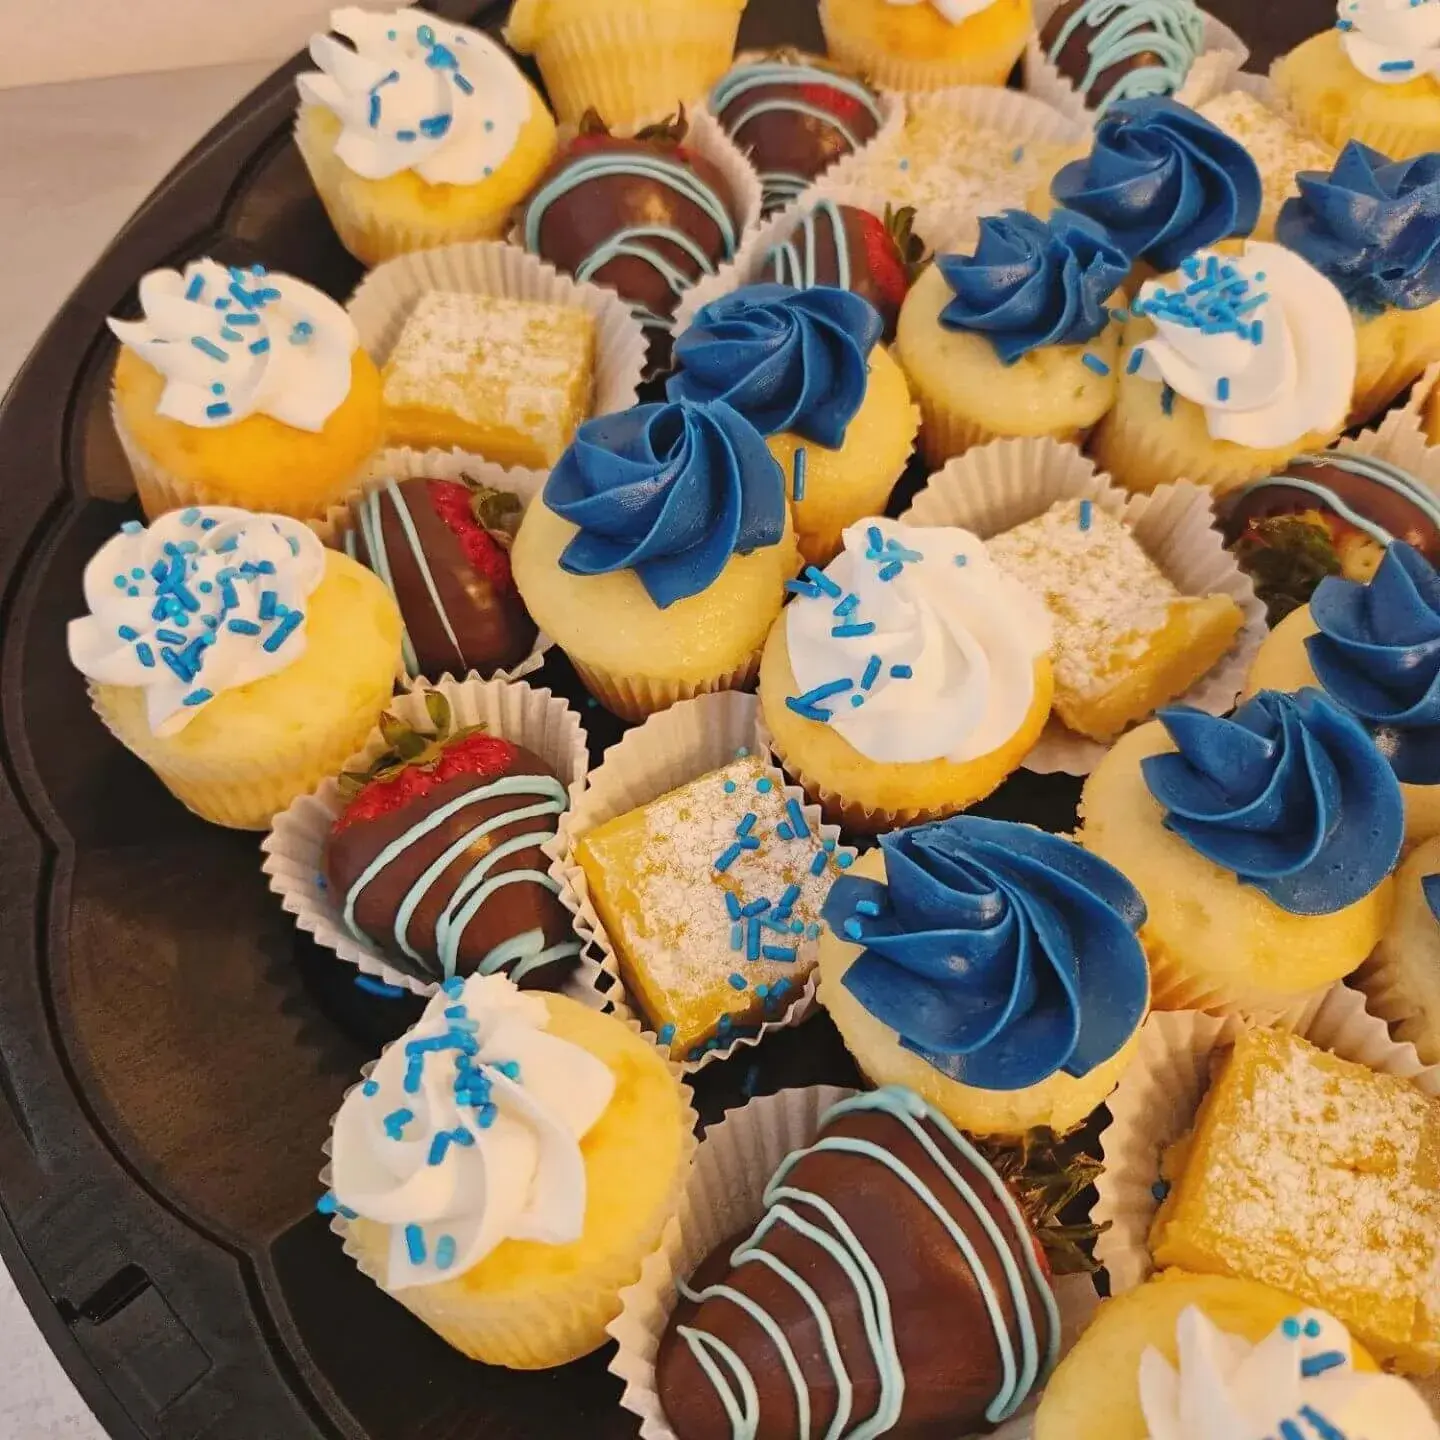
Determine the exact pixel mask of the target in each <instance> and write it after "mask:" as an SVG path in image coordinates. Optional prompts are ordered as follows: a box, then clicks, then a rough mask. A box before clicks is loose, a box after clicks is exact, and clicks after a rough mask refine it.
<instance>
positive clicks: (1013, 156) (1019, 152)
mask: <svg viewBox="0 0 1440 1440" xmlns="http://www.w3.org/2000/svg"><path fill="white" fill-rule="evenodd" d="M1024 158H1025V147H1024V146H1023V145H1017V146H1016V147H1015V148H1014V149H1013V150H1012V151H1011V152H1010V163H1011V164H1012V165H1018V164H1019V163H1020V162H1021V160H1023V159H1024Z"/></svg>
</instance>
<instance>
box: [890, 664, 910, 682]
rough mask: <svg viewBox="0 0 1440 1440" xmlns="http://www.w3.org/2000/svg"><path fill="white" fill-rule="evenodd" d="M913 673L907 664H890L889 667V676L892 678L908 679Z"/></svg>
mask: <svg viewBox="0 0 1440 1440" xmlns="http://www.w3.org/2000/svg"><path fill="white" fill-rule="evenodd" d="M914 673H915V672H914V671H913V670H912V669H911V668H910V667H909V666H908V665H892V666H891V667H890V678H891V679H892V680H908V679H910V677H911V676H912V675H914Z"/></svg>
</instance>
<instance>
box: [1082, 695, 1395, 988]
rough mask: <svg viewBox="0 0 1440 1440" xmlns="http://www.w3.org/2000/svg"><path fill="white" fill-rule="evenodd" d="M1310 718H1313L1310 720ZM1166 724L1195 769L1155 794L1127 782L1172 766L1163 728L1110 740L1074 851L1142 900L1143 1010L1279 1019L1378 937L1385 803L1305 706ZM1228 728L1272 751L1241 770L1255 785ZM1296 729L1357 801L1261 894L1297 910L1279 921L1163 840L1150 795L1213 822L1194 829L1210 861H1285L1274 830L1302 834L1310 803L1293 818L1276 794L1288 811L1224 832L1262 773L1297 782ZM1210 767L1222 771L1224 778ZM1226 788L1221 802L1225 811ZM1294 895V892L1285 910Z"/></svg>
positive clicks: (1171, 747)
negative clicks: (1249, 856) (1089, 856)
mask: <svg viewBox="0 0 1440 1440" xmlns="http://www.w3.org/2000/svg"><path fill="white" fill-rule="evenodd" d="M1316 706H1319V707H1323V714H1320V715H1318V716H1317V714H1316V713H1315V709H1316ZM1257 707H1258V708H1257ZM1167 713H1168V714H1170V715H1171V716H1174V715H1175V714H1176V712H1173V711H1172V712H1167ZM1181 718H1182V719H1185V720H1188V730H1187V733H1190V734H1192V735H1195V734H1201V733H1203V735H1204V737H1205V738H1206V739H1207V740H1208V742H1209V748H1208V749H1207V750H1204V751H1202V752H1201V753H1200V754H1199V755H1198V757H1195V756H1194V755H1193V752H1192V755H1191V757H1190V765H1189V766H1187V767H1184V768H1183V769H1181V770H1179V772H1178V778H1177V771H1176V769H1175V768H1172V769H1170V770H1169V771H1166V772H1164V780H1163V781H1162V782H1157V781H1156V780H1155V779H1154V778H1152V776H1147V773H1146V770H1145V769H1144V768H1142V767H1143V764H1144V762H1145V761H1146V760H1148V759H1150V758H1151V757H1155V756H1167V755H1172V754H1174V753H1175V751H1176V746H1175V744H1174V742H1173V741H1172V739H1171V737H1170V735H1169V734H1168V733H1167V730H1166V726H1165V725H1164V724H1162V723H1161V722H1160V721H1158V720H1157V721H1151V722H1150V723H1149V724H1146V725H1142V726H1140V727H1139V728H1138V729H1136V730H1132V731H1131V732H1130V733H1129V734H1128V735H1125V736H1123V737H1122V738H1121V739H1120V740H1119V741H1118V742H1117V743H1116V745H1115V747H1114V749H1112V750H1111V751H1109V753H1108V754H1106V756H1105V758H1104V759H1103V760H1101V762H1100V764H1099V765H1098V766H1096V768H1095V770H1094V771H1093V773H1092V774H1091V775H1090V778H1089V779H1088V780H1087V781H1086V782H1085V789H1084V791H1083V793H1082V795H1081V800H1080V813H1081V819H1082V820H1083V822H1084V829H1083V831H1082V832H1081V836H1080V839H1081V843H1082V844H1083V845H1084V846H1085V848H1086V849H1087V850H1090V851H1091V852H1093V853H1094V854H1096V855H1099V856H1101V857H1102V858H1103V859H1105V860H1108V861H1109V862H1110V863H1111V864H1112V865H1114V866H1115V867H1116V868H1117V869H1118V870H1120V871H1121V872H1122V873H1123V874H1124V875H1125V876H1126V877H1127V878H1128V879H1129V880H1130V881H1131V883H1132V884H1134V885H1135V887H1136V888H1137V889H1138V890H1139V891H1140V893H1141V895H1142V896H1144V898H1145V904H1146V907H1147V909H1148V910H1149V919H1148V920H1147V922H1146V924H1145V928H1144V929H1143V930H1142V931H1141V938H1142V939H1143V941H1144V942H1145V948H1146V950H1147V952H1148V953H1149V956H1150V970H1151V980H1152V984H1153V988H1154V996H1153V1002H1152V1003H1153V1004H1154V1006H1155V1008H1156V1009H1159V1010H1211V1011H1219V1012H1222V1013H1233V1012H1250V1011H1254V1012H1260V1013H1269V1014H1275V1013H1279V1012H1281V1011H1283V1010H1285V1009H1286V1008H1287V1007H1289V1006H1291V1005H1294V1004H1295V1003H1296V1002H1298V1001H1301V1000H1304V999H1305V998H1307V997H1308V996H1309V995H1311V994H1312V993H1313V992H1314V991H1316V990H1318V989H1320V988H1321V987H1322V986H1326V985H1330V984H1332V983H1333V982H1334V981H1336V980H1340V979H1342V978H1343V977H1344V976H1346V975H1348V974H1349V973H1350V972H1351V971H1352V970H1354V969H1355V968H1356V966H1358V965H1359V964H1360V962H1361V961H1362V960H1364V958H1365V957H1366V956H1367V955H1368V954H1369V953H1370V951H1371V950H1372V949H1373V948H1374V946H1375V943H1376V941H1377V940H1378V939H1379V938H1380V936H1381V934H1382V933H1383V932H1384V929H1385V925H1386V922H1387V920H1388V918H1389V914H1390V905H1391V891H1392V887H1391V882H1390V880H1389V878H1388V876H1389V870H1390V868H1391V866H1393V864H1394V861H1395V857H1396V855H1397V854H1398V852H1399V847H1400V829H1401V819H1400V814H1399V808H1400V807H1399V805H1398V800H1399V795H1398V789H1397V788H1396V787H1395V786H1394V780H1393V777H1392V776H1391V775H1390V773H1389V767H1388V765H1386V764H1385V762H1384V760H1383V757H1381V756H1380V755H1379V753H1378V752H1376V751H1375V750H1374V747H1373V746H1371V745H1370V744H1369V743H1368V740H1367V739H1366V738H1365V737H1364V735H1363V732H1361V731H1360V730H1359V728H1358V727H1357V726H1353V725H1351V724H1350V723H1349V722H1348V721H1347V720H1346V719H1345V717H1343V716H1342V715H1341V714H1340V712H1338V711H1336V710H1334V709H1333V707H1330V706H1328V705H1326V704H1325V702H1324V701H1323V700H1319V699H1318V698H1316V699H1314V703H1313V704H1312V703H1310V702H1309V701H1306V702H1304V703H1297V702H1295V701H1292V700H1291V699H1290V698H1289V697H1284V696H1274V695H1271V694H1270V693H1269V692H1267V695H1266V696H1265V697H1261V699H1260V700H1258V701H1256V702H1254V703H1253V704H1251V705H1247V706H1245V707H1244V708H1243V709H1242V710H1241V711H1239V712H1237V716H1236V720H1235V721H1230V720H1222V719H1218V718H1216V717H1213V716H1205V715H1201V714H1200V713H1199V712H1196V711H1185V712H1183V714H1182V717H1181ZM1172 723H1173V721H1172ZM1242 724H1243V726H1244V727H1245V728H1246V729H1248V730H1250V731H1253V732H1254V733H1255V734H1258V735H1262V736H1268V737H1271V741H1272V748H1271V749H1270V750H1268V751H1267V752H1266V757H1265V758H1264V759H1256V757H1255V756H1254V755H1253V754H1252V755H1250V756H1249V759H1250V763H1251V766H1252V768H1253V767H1259V768H1255V769H1254V773H1250V772H1249V771H1247V772H1245V773H1243V774H1242V773H1241V772H1240V770H1239V769H1238V766H1239V763H1240V762H1239V759H1238V758H1234V757H1239V756H1242V755H1245V754H1246V747H1245V746H1243V745H1242V744H1241V743H1240V742H1241V739H1242V738H1243V737H1240V736H1239V735H1238V734H1235V735H1232V734H1231V731H1232V730H1234V731H1236V732H1238V731H1239V729H1240V727H1241V725H1242ZM1297 727H1298V728H1300V729H1301V730H1303V731H1304V733H1305V737H1306V743H1307V744H1309V745H1311V746H1313V747H1314V748H1315V749H1316V750H1318V751H1319V752H1320V753H1322V754H1327V755H1329V756H1330V758H1331V759H1332V760H1337V759H1338V760H1340V761H1344V762H1345V763H1346V764H1347V765H1352V766H1353V768H1352V769H1351V770H1350V771H1349V772H1348V773H1349V778H1350V782H1351V784H1352V785H1357V786H1363V787H1365V788H1364V789H1363V790H1362V791H1361V792H1360V793H1359V794H1357V793H1356V792H1355V790H1354V789H1350V790H1347V792H1346V793H1345V796H1344V807H1343V808H1341V809H1340V810H1339V813H1338V815H1335V814H1333V813H1332V816H1331V818H1332V821H1333V829H1332V832H1331V834H1330V835H1329V836H1328V837H1327V841H1326V843H1325V844H1324V845H1323V846H1322V847H1321V849H1320V850H1319V851H1318V853H1317V854H1316V855H1314V856H1313V857H1309V858H1306V859H1304V860H1294V861H1292V864H1291V869H1290V870H1289V871H1288V872H1287V873H1286V874H1285V875H1284V876H1282V877H1281V880H1280V881H1278V882H1275V883H1274V884H1273V885H1272V888H1274V889H1275V892H1276V893H1277V894H1278V895H1280V896H1281V898H1284V899H1285V900H1286V901H1287V903H1289V904H1291V905H1292V906H1296V907H1297V908H1295V909H1285V908H1283V907H1282V906H1281V905H1280V904H1279V903H1277V901H1276V900H1275V899H1272V898H1271V896H1270V894H1269V893H1267V891H1266V890H1264V889H1261V888H1260V887H1259V885H1258V884H1255V883H1249V882H1247V881H1244V880H1242V879H1241V878H1240V876H1239V875H1237V874H1236V873H1235V871H1233V870H1230V869H1227V868H1225V866H1223V865H1222V864H1219V863H1217V862H1216V861H1215V860H1212V859H1209V858H1207V857H1206V856H1205V855H1204V854H1202V853H1201V852H1200V851H1199V850H1198V849H1196V848H1194V846H1193V845H1192V844H1191V843H1190V841H1189V840H1187V839H1186V838H1185V837H1184V836H1183V835H1182V834H1180V833H1177V831H1176V830H1175V829H1172V828H1171V825H1172V823H1173V819H1174V817H1173V813H1172V814H1171V815H1169V816H1168V817H1167V811H1166V810H1165V809H1164V808H1162V805H1161V802H1160V801H1159V800H1158V799H1157V798H1156V794H1153V793H1152V791H1151V788H1150V787H1151V785H1152V784H1157V783H1159V784H1161V785H1162V786H1163V788H1162V789H1161V790H1160V793H1164V794H1167V795H1170V796H1172V797H1173V796H1174V795H1176V794H1177V793H1178V794H1180V795H1182V796H1184V797H1186V803H1187V805H1189V806H1193V807H1194V808H1196V809H1198V810H1200V811H1203V812H1204V813H1205V814H1207V815H1209V816H1211V817H1212V819H1211V820H1210V822H1209V824H1208V825H1206V826H1204V827H1201V828H1202V831H1203V835H1202V838H1203V841H1204V843H1206V844H1207V845H1209V846H1212V847H1213V848H1214V851H1215V853H1218V854H1221V855H1224V856H1228V855H1230V854H1237V855H1243V854H1245V853H1248V852H1249V848H1250V847H1251V846H1252V845H1253V846H1254V847H1256V849H1258V850H1259V852H1260V853H1261V854H1266V853H1268V851H1269V849H1270V847H1275V848H1277V849H1279V850H1280V851H1281V853H1282V854H1284V853H1290V852H1293V851H1294V850H1295V849H1296V845H1295V841H1294V838H1293V836H1291V837H1288V838H1287V830H1286V826H1287V823H1289V824H1293V825H1296V826H1298V827H1301V828H1302V829H1304V828H1305V827H1308V826H1311V825H1313V824H1314V808H1313V804H1312V805H1308V806H1307V805H1306V804H1305V803H1304V797H1303V796H1300V797H1298V798H1297V796H1296V795H1295V794H1291V795H1290V796H1289V804H1288V805H1287V806H1286V807H1282V809H1281V812H1280V813H1279V814H1278V815H1277V816H1275V817H1272V820H1271V823H1270V824H1269V825H1268V826H1266V827H1263V828H1261V829H1260V830H1258V831H1257V830H1246V829H1245V825H1246V824H1247V823H1248V822H1247V821H1246V820H1245V818H1244V816H1243V814H1242V815H1239V816H1238V817H1237V819H1236V820H1235V821H1233V822H1231V821H1230V820H1229V817H1230V816H1231V815H1232V814H1234V813H1235V812H1243V811H1244V810H1245V808H1246V802H1247V800H1248V799H1249V798H1250V797H1253V795H1254V794H1255V793H1257V792H1256V789H1255V787H1256V786H1259V785H1261V784H1263V783H1267V782H1266V780H1265V775H1266V773H1267V772H1266V770H1265V767H1267V766H1279V765H1281V764H1285V765H1288V766H1290V767H1292V768H1291V770H1290V773H1291V775H1292V777H1293V776H1295V775H1296V771H1295V770H1294V768H1293V767H1294V765H1295V764H1296V763H1297V758H1296V756H1295V755H1294V754H1292V753H1291V751H1292V748H1293V747H1294V746H1295V745H1296V744H1297V743H1298V742H1297V739H1296V737H1295V729H1296V728H1297ZM1337 731H1339V732H1343V733H1340V734H1338V735H1337ZM1217 755H1226V756H1229V757H1231V759H1230V760H1229V765H1230V768H1224V766H1222V764H1221V762H1220V760H1218V759H1217V758H1216V757H1217ZM1216 767H1219V768H1216ZM1212 769H1213V770H1214V771H1215V773H1213V774H1211V773H1210V771H1211V770H1212ZM1153 773H1154V772H1152V775H1153ZM1299 773H1300V774H1304V773H1305V772H1304V771H1303V770H1302V771H1300V772H1299ZM1182 783H1183V788H1182ZM1227 784H1233V785H1234V787H1235V790H1234V795H1233V798H1232V795H1231V792H1230V791H1229V790H1228V789H1227V788H1226V787H1227ZM1197 792H1199V793H1200V797H1201V798H1200V799H1198V800H1197V799H1196V798H1195V796H1196V793H1197ZM1232 826H1233V827H1234V828H1232ZM1302 885H1303V886H1305V887H1308V888H1306V889H1304V890H1303V891H1302V892H1301V893H1299V894H1298V895H1297V891H1300V887H1301V886H1302ZM1326 905H1333V906H1334V907H1335V908H1331V909H1325V908H1324V907H1325V906H1326ZM1302 906H1303V907H1304V908H1303V909H1302V908H1299V907H1302ZM1317 907H1319V908H1317Z"/></svg>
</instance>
